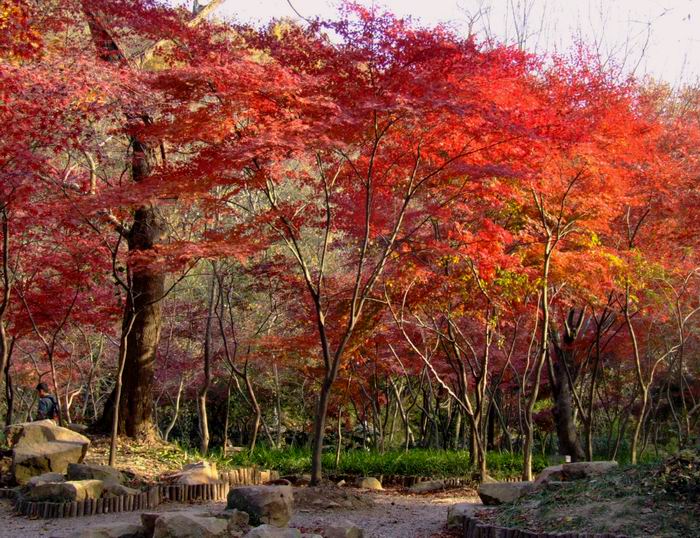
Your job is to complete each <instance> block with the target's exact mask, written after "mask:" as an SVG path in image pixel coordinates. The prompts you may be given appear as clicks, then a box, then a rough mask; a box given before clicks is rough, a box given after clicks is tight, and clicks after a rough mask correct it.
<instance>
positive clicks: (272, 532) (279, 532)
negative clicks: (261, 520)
mask: <svg viewBox="0 0 700 538" xmlns="http://www.w3.org/2000/svg"><path fill="white" fill-rule="evenodd" d="M243 538H301V531H300V530H299V529H288V528H285V529H281V528H279V527H275V526H274V525H261V526H259V527H255V528H254V529H250V531H249V532H248V533H247V534H246V535H245V536H244V537H243Z"/></svg>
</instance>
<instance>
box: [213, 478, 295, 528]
mask: <svg viewBox="0 0 700 538" xmlns="http://www.w3.org/2000/svg"><path fill="white" fill-rule="evenodd" d="M293 504H294V498H293V495H292V488H291V487H290V486H241V487H236V488H232V489H231V490H230V491H229V493H228V499H227V503H226V508H227V509H229V510H231V509H236V510H241V511H243V512H246V513H247V514H248V515H249V516H250V523H251V524H252V525H259V524H262V523H267V524H270V525H274V526H276V527H285V526H286V525H287V523H289V520H290V519H291V518H292V507H293Z"/></svg>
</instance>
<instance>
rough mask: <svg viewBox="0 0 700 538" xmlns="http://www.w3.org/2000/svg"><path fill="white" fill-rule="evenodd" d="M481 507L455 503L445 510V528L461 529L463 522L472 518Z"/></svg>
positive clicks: (472, 504)
mask: <svg viewBox="0 0 700 538" xmlns="http://www.w3.org/2000/svg"><path fill="white" fill-rule="evenodd" d="M479 509H483V507H482V506H479V505H478V504H474V503H457V504H453V505H452V506H450V507H448V508H447V528H448V529H463V528H464V521H465V520H467V519H471V518H472V517H474V514H475V513H476V511H477V510H479Z"/></svg>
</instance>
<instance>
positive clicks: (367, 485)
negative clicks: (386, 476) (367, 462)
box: [355, 476, 383, 491]
mask: <svg viewBox="0 0 700 538" xmlns="http://www.w3.org/2000/svg"><path fill="white" fill-rule="evenodd" d="M355 484H356V485H357V487H358V488H362V489H373V490H377V491H378V490H381V489H383V488H382V483H381V482H380V481H379V480H377V479H376V478H374V477H372V476H365V477H363V478H358V479H357V482H356V483H355Z"/></svg>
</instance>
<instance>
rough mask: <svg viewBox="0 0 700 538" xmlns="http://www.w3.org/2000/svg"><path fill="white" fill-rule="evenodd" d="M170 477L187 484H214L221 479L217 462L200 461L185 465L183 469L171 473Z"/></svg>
mask: <svg viewBox="0 0 700 538" xmlns="http://www.w3.org/2000/svg"><path fill="white" fill-rule="evenodd" d="M168 479H169V480H170V481H172V482H174V483H176V484H184V485H186V486H200V485H202V484H214V483H215V482H218V480H219V471H217V469H216V463H211V462H208V461H199V462H197V463H189V464H187V465H185V466H184V467H183V468H182V470H181V471H179V472H177V473H174V474H171V475H169V476H168Z"/></svg>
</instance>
